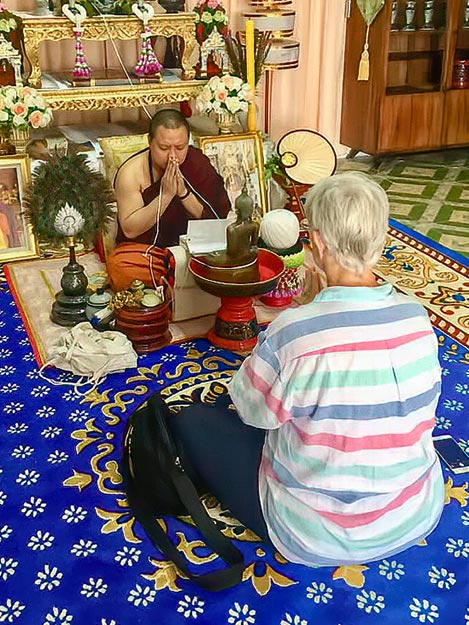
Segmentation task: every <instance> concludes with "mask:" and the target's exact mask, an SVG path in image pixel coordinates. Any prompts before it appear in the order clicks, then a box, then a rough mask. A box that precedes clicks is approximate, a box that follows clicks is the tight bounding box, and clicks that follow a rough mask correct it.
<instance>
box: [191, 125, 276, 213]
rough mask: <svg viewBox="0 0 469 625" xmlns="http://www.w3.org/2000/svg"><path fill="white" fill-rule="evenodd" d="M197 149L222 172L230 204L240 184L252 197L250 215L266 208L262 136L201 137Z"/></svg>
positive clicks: (232, 204) (239, 191)
mask: <svg viewBox="0 0 469 625" xmlns="http://www.w3.org/2000/svg"><path fill="white" fill-rule="evenodd" d="M199 144H200V149H201V150H202V152H203V153H204V154H205V155H206V156H207V157H208V158H209V160H210V162H211V163H212V165H213V166H214V167H215V169H216V170H217V171H218V173H219V174H220V175H221V176H222V178H223V180H224V182H225V188H226V191H227V193H228V196H229V198H230V202H231V207H232V209H234V203H235V200H236V198H237V197H238V195H239V194H240V193H241V191H242V189H243V187H244V185H246V189H247V192H248V195H249V196H250V197H251V198H252V200H253V201H254V215H255V214H256V213H257V214H258V215H259V216H260V217H261V216H262V215H264V214H265V213H266V211H267V196H266V189H265V182H264V156H263V151H262V139H261V136H260V133H258V132H247V133H244V134H239V135H238V134H236V135H235V134H228V135H217V136H216V137H201V138H200V140H199Z"/></svg>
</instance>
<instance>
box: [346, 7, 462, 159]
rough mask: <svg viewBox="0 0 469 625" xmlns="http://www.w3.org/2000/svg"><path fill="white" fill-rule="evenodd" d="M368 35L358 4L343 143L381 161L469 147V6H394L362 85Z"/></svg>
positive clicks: (376, 38) (376, 30) (378, 27)
mask: <svg viewBox="0 0 469 625" xmlns="http://www.w3.org/2000/svg"><path fill="white" fill-rule="evenodd" d="M414 7H415V8H414ZM365 31H366V26H365V22H364V20H363V18H362V16H361V13H360V11H359V9H358V7H357V5H356V3H355V1H354V0H351V4H350V16H349V17H348V21H347V31H346V42H345V67H344V84H343V99H342V122H341V136H340V138H341V142H342V143H343V144H344V145H347V146H349V147H350V148H351V149H352V150H353V151H358V150H361V151H364V152H366V153H368V154H373V155H375V154H385V153H390V152H414V151H424V150H432V149H438V148H443V147H453V146H461V145H466V144H469V0H430V1H427V0H416V1H415V2H410V1H408V0H398V1H397V2H395V1H392V0H386V2H385V5H384V7H383V9H382V10H381V12H380V13H379V14H378V16H377V17H376V19H375V21H374V22H373V24H372V25H371V27H370V33H369V54H370V72H369V80H368V81H359V80H357V76H358V67H359V62H360V55H361V53H362V49H363V43H364V40H365ZM464 61H467V62H466V63H465V62H464Z"/></svg>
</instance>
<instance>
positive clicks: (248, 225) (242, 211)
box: [206, 185, 259, 267]
mask: <svg viewBox="0 0 469 625" xmlns="http://www.w3.org/2000/svg"><path fill="white" fill-rule="evenodd" d="M235 210H236V215H237V218H236V221H235V222H233V223H231V224H229V225H228V226H227V228H226V252H213V253H212V254H208V255H207V256H206V259H207V262H208V263H209V264H210V265H213V266H221V267H236V266H244V265H249V264H251V263H252V262H253V261H255V259H256V258H257V239H258V236H259V224H258V223H257V222H255V221H253V219H252V213H253V210H254V202H253V201H252V199H251V198H250V197H249V195H248V193H247V190H246V185H244V187H243V190H242V191H241V193H240V195H238V197H237V198H236V202H235Z"/></svg>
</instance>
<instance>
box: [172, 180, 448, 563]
mask: <svg viewBox="0 0 469 625" xmlns="http://www.w3.org/2000/svg"><path fill="white" fill-rule="evenodd" d="M305 210H306V214H307V217H308V221H309V224H310V229H311V242H312V245H313V253H314V257H315V260H316V263H317V264H318V266H319V268H320V269H322V270H323V272H324V273H325V275H326V278H327V287H326V288H324V289H323V290H322V291H321V292H320V293H319V294H318V295H317V296H316V298H315V300H314V301H313V302H311V303H310V304H307V305H304V306H300V307H298V308H296V309H288V310H286V311H284V312H282V313H281V314H280V315H279V316H278V317H277V319H276V320H275V321H274V322H272V323H271V324H270V326H269V327H268V329H267V330H266V331H265V332H264V333H262V334H261V335H260V336H259V341H258V344H257V346H256V348H255V349H254V351H253V353H252V355H251V356H250V357H248V358H247V359H246V360H245V361H244V363H243V364H242V366H241V368H240V370H239V371H238V372H237V373H236V374H235V375H234V377H233V380H232V382H231V384H230V387H229V394H230V398H231V400H232V402H233V404H234V406H235V407H236V411H234V410H232V409H230V407H229V406H228V403H227V405H226V406H225V407H221V406H205V405H200V404H199V405H196V406H192V407H190V408H188V409H186V410H185V411H183V412H181V413H180V414H179V415H178V416H177V417H175V418H174V422H173V424H172V427H173V428H174V433H175V435H176V436H178V438H179V439H180V440H181V441H182V444H183V447H184V449H185V451H186V454H187V457H188V460H189V461H190V463H191V464H192V466H193V468H194V471H195V473H196V474H197V475H198V477H199V478H200V480H201V481H202V482H203V484H204V485H205V486H206V488H207V489H209V490H210V491H211V492H212V493H213V494H214V495H215V496H216V497H217V498H218V499H219V500H220V502H221V503H222V505H224V506H227V507H228V508H230V509H231V511H232V512H233V514H234V515H235V516H236V517H237V518H238V519H239V520H241V521H242V522H243V523H244V524H245V525H246V526H247V527H249V528H251V529H252V530H254V531H255V532H256V533H257V534H258V535H259V536H260V537H262V538H263V539H264V540H265V541H268V542H271V543H272V544H273V545H274V546H275V547H276V549H277V550H278V551H279V552H280V553H281V554H283V556H284V557H285V558H287V559H288V560H290V561H292V562H297V563H302V564H306V565H319V566H321V565H323V566H336V565H340V564H353V563H363V562H369V561H371V560H377V559H381V558H384V557H389V556H392V555H393V554H395V553H398V552H400V551H403V550H404V549H407V548H408V547H410V546H412V545H415V544H416V543H418V542H419V541H420V540H421V539H422V538H424V537H425V536H427V535H428V534H429V533H430V532H431V531H432V530H433V529H434V528H435V526H436V525H437V523H438V521H439V518H440V515H441V512H442V508H443V500H444V485H443V478H442V473H441V467H440V463H439V461H438V459H437V456H436V454H435V450H434V447H433V442H432V430H433V427H434V424H435V408H436V405H437V401H438V397H439V394H440V367H439V364H438V357H437V340H436V337H435V334H434V332H433V330H432V326H431V324H430V321H429V319H428V316H427V313H426V311H425V309H424V308H423V307H422V306H421V305H420V304H418V303H417V302H416V301H415V300H414V299H411V298H410V297H407V296H406V295H402V294H400V293H397V292H396V291H395V289H394V288H393V287H392V286H391V285H390V284H387V283H378V282H377V280H376V277H375V275H374V274H373V271H372V267H373V265H374V264H375V263H376V262H377V261H378V259H379V258H380V255H381V253H382V250H383V245H384V241H385V236H386V230H387V226H388V201H387V197H386V194H385V192H384V191H383V189H382V188H381V187H380V186H379V185H378V184H377V183H375V182H373V181H372V180H371V179H369V178H368V177H366V176H364V175H362V174H357V173H346V174H339V175H336V176H333V177H331V178H327V179H325V180H323V181H321V182H320V183H319V184H317V185H316V186H315V187H314V188H313V189H312V190H311V191H310V193H309V195H308V198H307V202H306V206H305Z"/></svg>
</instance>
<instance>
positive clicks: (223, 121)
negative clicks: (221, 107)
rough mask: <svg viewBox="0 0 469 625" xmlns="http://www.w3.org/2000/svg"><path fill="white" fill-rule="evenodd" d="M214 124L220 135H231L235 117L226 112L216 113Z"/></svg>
mask: <svg viewBox="0 0 469 625" xmlns="http://www.w3.org/2000/svg"><path fill="white" fill-rule="evenodd" d="M216 122H217V126H218V128H219V131H220V134H221V135H231V134H233V128H234V126H235V124H236V115H234V114H233V113H228V111H226V112H223V113H217V114H216Z"/></svg>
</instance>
